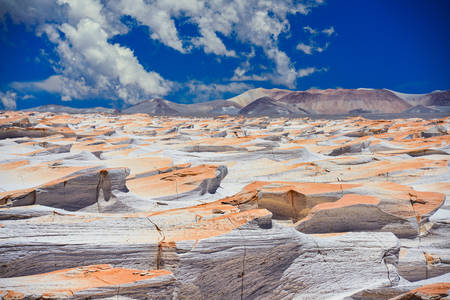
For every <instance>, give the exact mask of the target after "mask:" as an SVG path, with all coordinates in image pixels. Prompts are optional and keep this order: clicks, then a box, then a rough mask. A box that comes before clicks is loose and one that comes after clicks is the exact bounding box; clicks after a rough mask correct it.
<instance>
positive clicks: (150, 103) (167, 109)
mask: <svg viewBox="0 0 450 300" xmlns="http://www.w3.org/2000/svg"><path fill="white" fill-rule="evenodd" d="M240 109H241V106H240V105H239V104H236V103H234V102H231V101H225V100H215V101H208V102H202V103H193V104H180V103H174V102H170V101H168V100H164V99H160V98H154V99H151V100H147V101H144V102H141V103H138V104H136V105H133V106H131V107H129V108H127V109H124V110H123V111H122V112H123V113H126V114H134V113H146V114H149V115H190V116H209V115H213V116H214V115H224V114H230V115H234V114H237V113H238V112H239V110H240Z"/></svg>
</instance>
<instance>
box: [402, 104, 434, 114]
mask: <svg viewBox="0 0 450 300" xmlns="http://www.w3.org/2000/svg"><path fill="white" fill-rule="evenodd" d="M403 113H405V114H429V113H439V110H436V109H433V108H431V107H426V106H423V105H416V106H413V107H411V108H408V109H407V110H405V111H404V112H403Z"/></svg>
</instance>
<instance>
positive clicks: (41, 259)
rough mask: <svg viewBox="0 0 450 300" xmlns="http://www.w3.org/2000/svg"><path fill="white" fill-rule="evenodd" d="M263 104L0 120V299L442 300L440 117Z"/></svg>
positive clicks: (444, 213) (446, 207)
mask: <svg viewBox="0 0 450 300" xmlns="http://www.w3.org/2000/svg"><path fill="white" fill-rule="evenodd" d="M259 92H262V91H259ZM259 92H258V93H259ZM272 92H273V94H272V95H262V94H261V93H260V94H258V93H247V94H246V95H244V96H243V97H241V98H239V99H238V100H239V101H237V100H231V101H219V102H217V103H216V104H217V105H215V104H214V103H213V104H209V105H210V107H212V108H211V109H210V110H209V112H208V113H210V112H211V111H213V110H214V109H216V108H217V107H222V108H221V109H225V110H226V109H230V110H233V111H235V110H236V109H239V110H241V112H242V109H244V107H243V106H244V105H245V106H246V107H247V109H246V116H245V117H244V116H242V115H236V116H217V117H197V118H196V117H181V116H173V117H167V116H149V115H147V114H142V113H140V114H139V113H137V112H142V111H140V110H144V109H143V108H145V107H151V109H158V110H160V111H161V112H162V113H166V112H172V111H171V110H172V109H173V110H176V108H174V106H171V104H170V103H167V102H166V101H165V100H161V99H160V100H157V101H148V102H145V103H141V104H140V105H141V106H140V108H141V109H136V110H132V109H130V110H128V111H127V112H128V114H107V113H104V112H102V113H100V112H95V113H90V114H84V113H83V114H81V113H80V114H76V113H72V114H68V113H53V112H31V111H17V112H11V111H6V112H0V250H1V253H2V254H1V255H0V297H1V298H2V299H22V298H25V299H61V298H71V299H87V298H90V299H92V298H96V299H101V298H104V299H374V300H375V299H442V298H448V297H449V289H450V203H449V200H448V199H449V198H447V197H448V196H450V171H449V168H448V160H449V154H450V146H449V142H450V135H449V134H448V133H449V132H448V131H449V125H450V117H445V118H439V119H432V120H424V119H420V118H409V119H392V120H369V119H365V118H362V117H347V118H342V119H337V120H330V119H317V120H312V119H310V118H308V117H306V116H305V115H306V114H308V113H312V111H315V112H319V111H320V109H322V108H321V106H320V105H319V104H315V103H314V102H311V101H310V100H308V99H307V97H306V96H305V97H304V98H302V99H304V100H302V101H300V102H296V101H297V100H295V98H296V97H297V96H298V95H300V94H298V92H295V93H294V94H292V93H287V94H286V93H285V92H284V91H283V90H278V91H272ZM363 92H364V91H358V90H355V91H352V92H350V94H352V93H353V94H354V95H359V93H363ZM308 93H310V94H312V95H315V96H314V97H317V98H318V99H323V100H320V101H338V102H333V103H335V104H333V105H338V104H339V103H341V100H329V98H328V97H329V95H330V94H333V93H338V94H339V93H341V92H340V91H331V92H329V91H324V92H317V91H316V92H314V91H310V92H308ZM378 93H379V97H380V99H381V98H383V97H384V98H383V99H386V98H385V97H386V95H387V94H388V93H390V94H392V95H390V94H389V97H391V98H389V99H390V100H389V101H390V102H392V103H391V105H392V107H395V108H398V109H400V108H401V109H403V108H405V109H410V108H411V107H413V106H415V105H422V106H423V107H424V108H426V103H422V102H420V103H419V101H416V102H417V103H415V104H414V105H413V104H410V103H408V101H407V100H405V99H401V98H399V97H398V96H396V95H395V94H394V93H392V92H388V91H377V95H378ZM254 94H257V95H254ZM252 97H257V99H260V98H261V97H266V98H263V100H260V101H258V102H256V103H255V102H254V100H257V99H253V100H251V99H252ZM298 97H303V96H298ZM346 97H347V96H346ZM352 97H353V96H352ZM355 97H356V96H355ZM376 97H378V96H376ZM397 98H398V99H399V100H397ZM249 99H250V100H249ZM283 99H284V100H283ZM293 99H294V100H295V101H294V100H293ZM335 99H338V98H335ZM339 99H340V98H339ZM233 101H235V102H233ZM278 101H281V102H283V103H287V104H285V105H284V106H282V109H280V112H279V117H277V118H269V117H264V116H256V113H255V116H252V115H251V114H250V113H249V112H250V111H263V112H264V111H265V110H264V109H265V108H264V105H270V106H271V107H272V109H275V107H274V106H276V104H277V103H278ZM230 102H233V103H236V104H231V105H229V103H230ZM247 102H248V103H247ZM356 102H357V100H356V98H355V101H353V102H352V101H350V102H349V104H348V105H347V106H346V107H345V109H344V108H342V109H344V110H347V109H349V110H354V109H367V107H359V106H358V105H355V104H354V103H356ZM252 103H253V106H250V107H248V105H252ZM295 103H304V105H305V106H303V104H302V105H295ZM339 105H340V104H339ZM367 105H369V104H367ZM386 105H387V104H386ZM202 107H203V106H202ZM252 107H253V108H252ZM255 107H256V109H255ZM197 109H200V108H197ZM311 110H312V111H311ZM206 111H208V109H206ZM284 111H288V112H290V111H295V112H296V113H297V112H303V116H302V117H298V118H286V117H283V112H284Z"/></svg>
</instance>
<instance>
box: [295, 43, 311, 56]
mask: <svg viewBox="0 0 450 300" xmlns="http://www.w3.org/2000/svg"><path fill="white" fill-rule="evenodd" d="M296 49H297V50H301V51H303V52H304V53H305V54H309V55H311V54H312V52H313V49H314V48H313V47H312V46H310V45H306V44H303V43H300V44H298V45H297V47H296Z"/></svg>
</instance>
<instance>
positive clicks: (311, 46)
mask: <svg viewBox="0 0 450 300" xmlns="http://www.w3.org/2000/svg"><path fill="white" fill-rule="evenodd" d="M303 30H304V31H305V32H307V33H309V34H310V38H309V42H308V43H307V44H306V43H304V42H302V43H299V44H297V47H296V49H297V50H300V51H303V53H305V54H307V55H312V54H314V53H315V52H317V53H321V52H323V51H325V50H326V49H327V48H328V46H329V45H330V43H329V42H325V44H324V43H323V42H322V44H320V43H319V42H317V37H318V36H319V35H322V36H323V35H326V36H328V37H330V36H332V35H333V34H335V30H334V27H333V26H331V27H330V28H326V29H322V30H317V29H314V28H312V27H310V26H305V27H303Z"/></svg>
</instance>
